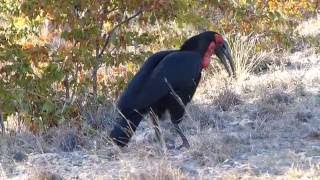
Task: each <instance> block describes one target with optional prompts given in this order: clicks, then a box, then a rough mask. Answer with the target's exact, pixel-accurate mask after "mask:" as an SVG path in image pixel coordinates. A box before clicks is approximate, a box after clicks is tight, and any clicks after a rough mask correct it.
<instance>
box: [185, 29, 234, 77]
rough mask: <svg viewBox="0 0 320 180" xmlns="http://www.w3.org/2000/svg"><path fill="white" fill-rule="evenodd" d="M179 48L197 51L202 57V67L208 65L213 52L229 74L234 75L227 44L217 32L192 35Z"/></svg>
mask: <svg viewBox="0 0 320 180" xmlns="http://www.w3.org/2000/svg"><path fill="white" fill-rule="evenodd" d="M181 50H186V51H195V52H199V53H200V54H201V56H202V57H203V58H202V67H203V68H207V67H208V66H209V64H210V61H211V56H212V55H213V54H215V55H216V56H217V57H218V58H219V59H220V61H221V62H222V63H223V65H224V67H225V68H226V70H227V72H228V74H229V76H235V75H236V74H235V70H234V63H233V60H232V57H231V51H230V48H229V45H228V43H227V42H226V41H225V40H224V38H223V37H222V35H220V34H219V33H216V32H213V31H206V32H203V33H200V34H198V35H196V36H193V37H191V38H190V39H188V40H187V41H186V42H185V43H184V44H183V45H182V46H181ZM227 60H228V62H229V64H230V66H229V64H228V62H227Z"/></svg>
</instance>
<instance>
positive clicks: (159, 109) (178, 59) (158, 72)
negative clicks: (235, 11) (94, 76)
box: [110, 31, 216, 146]
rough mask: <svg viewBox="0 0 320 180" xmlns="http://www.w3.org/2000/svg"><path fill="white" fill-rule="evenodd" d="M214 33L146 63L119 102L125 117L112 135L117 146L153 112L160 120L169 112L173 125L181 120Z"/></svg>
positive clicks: (200, 35) (127, 140)
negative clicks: (144, 117)
mask: <svg viewBox="0 0 320 180" xmlns="http://www.w3.org/2000/svg"><path fill="white" fill-rule="evenodd" d="M215 34H216V33H215V32H211V31H208V32H204V33H201V34H199V35H196V36H194V37H191V38H190V39H188V40H187V41H186V42H185V43H184V44H183V45H182V46H181V48H180V50H171V51H170V50H169V51H161V52H158V53H155V54H154V55H152V56H151V57H149V58H148V59H147V60H146V62H145V63H144V65H143V66H142V67H141V69H140V70H139V72H138V73H137V74H136V75H135V77H134V78H133V79H132V80H131V82H130V83H129V84H128V86H127V88H126V89H125V90H124V92H123V94H122V95H121V97H120V99H119V101H118V103H117V108H118V109H119V112H120V113H121V115H122V118H120V119H119V122H117V125H116V126H115V127H114V129H113V130H112V131H111V134H110V137H111V138H112V139H113V141H114V142H115V143H116V144H118V145H119V146H125V145H126V144H127V143H128V142H129V140H130V138H131V136H132V135H133V133H134V131H135V129H136V127H137V126H138V125H139V123H140V121H141V119H142V118H143V115H144V114H146V113H148V112H150V110H151V109H152V111H153V112H154V114H155V115H157V116H158V117H161V115H162V114H163V113H164V112H165V111H166V110H168V111H169V114H170V116H171V120H172V122H173V123H174V124H178V123H179V122H180V121H181V118H182V116H183V115H184V113H185V109H184V107H185V105H186V104H187V103H189V102H190V100H191V99H192V97H193V95H194V93H195V91H196V88H197V86H198V83H199V81H200V78H201V71H202V61H203V58H204V55H205V53H206V51H207V49H208V47H209V44H210V43H211V42H214V40H215Z"/></svg>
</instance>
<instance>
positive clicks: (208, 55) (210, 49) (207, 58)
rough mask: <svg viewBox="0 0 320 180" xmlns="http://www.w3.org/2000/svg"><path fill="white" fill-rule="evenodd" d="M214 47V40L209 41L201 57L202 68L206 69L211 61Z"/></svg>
mask: <svg viewBox="0 0 320 180" xmlns="http://www.w3.org/2000/svg"><path fill="white" fill-rule="evenodd" d="M215 48H216V44H215V43H214V42H211V43H210V44H209V46H208V49H207V50H206V52H205V53H204V56H203V59H202V68H204V69H206V68H207V67H208V66H209V64H210V61H211V56H212V55H213V54H214V49H215Z"/></svg>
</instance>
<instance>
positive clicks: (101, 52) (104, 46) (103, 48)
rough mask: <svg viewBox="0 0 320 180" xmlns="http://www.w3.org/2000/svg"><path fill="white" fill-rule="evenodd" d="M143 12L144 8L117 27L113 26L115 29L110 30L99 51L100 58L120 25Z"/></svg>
mask: <svg viewBox="0 0 320 180" xmlns="http://www.w3.org/2000/svg"><path fill="white" fill-rule="evenodd" d="M141 13H142V10H139V11H138V12H137V13H135V14H134V15H132V16H131V17H129V18H127V19H125V20H123V21H121V22H120V23H119V24H117V25H116V26H115V27H113V29H111V30H110V31H109V32H108V37H107V38H106V41H105V42H104V45H103V47H102V49H101V51H100V53H99V55H98V56H99V58H100V57H101V56H102V54H103V52H104V51H105V50H106V48H107V46H108V44H109V42H110V39H111V36H112V35H113V33H114V32H115V31H116V30H117V29H118V28H119V27H120V26H122V25H123V24H125V23H127V22H129V21H130V20H131V19H133V18H135V17H137V16H138V15H140V14H141Z"/></svg>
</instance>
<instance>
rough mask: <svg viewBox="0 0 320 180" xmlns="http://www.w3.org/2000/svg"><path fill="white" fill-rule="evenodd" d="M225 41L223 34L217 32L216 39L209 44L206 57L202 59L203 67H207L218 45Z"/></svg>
mask: <svg viewBox="0 0 320 180" xmlns="http://www.w3.org/2000/svg"><path fill="white" fill-rule="evenodd" d="M223 42H224V40H223V38H222V36H221V35H220V34H216V35H215V41H212V42H211V43H210V44H209V46H208V49H207V51H206V53H205V54H204V57H203V60H202V68H204V69H206V68H207V67H208V66H209V64H210V60H211V56H212V55H213V54H214V51H215V49H216V47H218V46H219V45H220V44H223Z"/></svg>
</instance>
